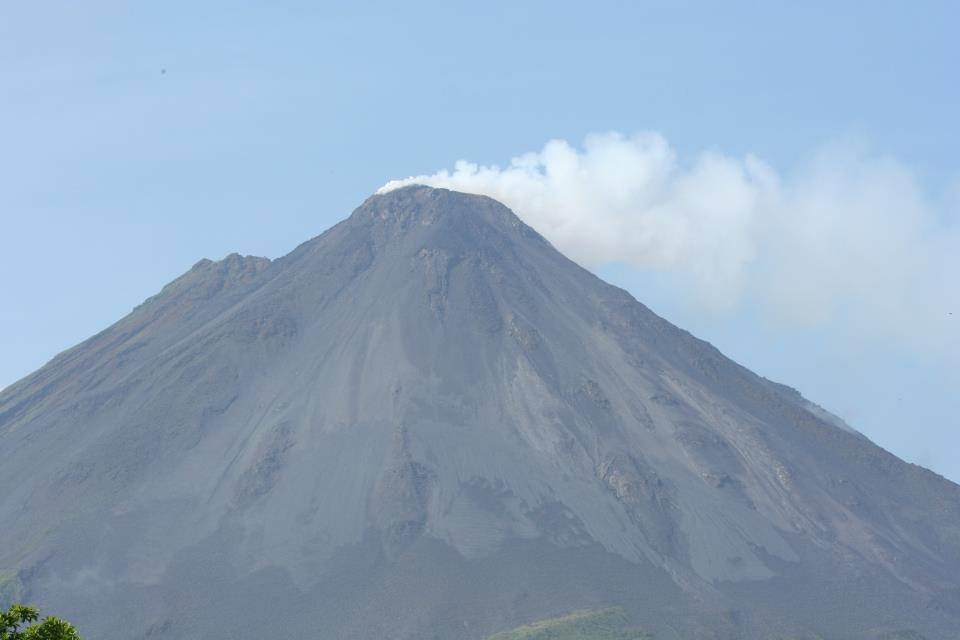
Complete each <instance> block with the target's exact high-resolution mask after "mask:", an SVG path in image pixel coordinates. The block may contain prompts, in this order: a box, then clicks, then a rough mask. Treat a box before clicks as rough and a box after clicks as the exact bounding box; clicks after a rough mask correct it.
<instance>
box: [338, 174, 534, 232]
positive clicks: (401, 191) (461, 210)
mask: <svg viewBox="0 0 960 640" xmlns="http://www.w3.org/2000/svg"><path fill="white" fill-rule="evenodd" d="M350 220H353V221H356V222H360V223H364V222H380V223H386V224H389V225H395V226H397V227H399V228H407V227H409V226H411V225H420V226H428V225H434V224H441V225H445V224H446V225H459V224H465V223H468V224H473V225H482V224H487V225H492V226H496V227H498V228H501V229H504V230H506V229H521V230H523V232H524V233H525V234H529V233H530V232H532V230H531V229H530V228H529V227H527V225H525V224H524V223H523V222H522V221H521V220H520V218H518V217H517V215H516V214H515V213H514V212H513V211H511V210H510V209H509V208H507V207H506V206H505V205H503V204H502V203H500V202H498V201H497V200H494V199H493V198H490V197H488V196H484V195H476V194H470V193H464V192H461V191H451V190H449V189H443V188H439V187H429V186H426V185H419V184H415V185H409V186H405V187H399V188H397V189H392V190H390V191H385V192H378V193H375V194H374V195H372V196H370V197H369V198H367V200H366V201H365V202H364V203H363V204H362V205H361V206H360V207H359V208H357V209H356V210H355V211H354V213H353V215H352V216H351V217H350Z"/></svg>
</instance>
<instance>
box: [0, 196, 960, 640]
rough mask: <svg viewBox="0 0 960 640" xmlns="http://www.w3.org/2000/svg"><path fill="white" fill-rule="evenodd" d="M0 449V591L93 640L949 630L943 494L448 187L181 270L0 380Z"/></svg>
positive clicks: (954, 535)
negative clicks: (825, 624)
mask: <svg viewBox="0 0 960 640" xmlns="http://www.w3.org/2000/svg"><path fill="white" fill-rule="evenodd" d="M0 450H3V451H9V452H12V453H11V455H10V456H8V458H7V459H5V461H4V464H3V465H0V487H3V491H0V523H2V524H3V526H2V527H0V576H7V575H9V576H16V577H15V581H16V584H15V585H14V586H15V587H16V588H17V589H18V590H22V591H29V593H31V594H32V597H35V598H36V599H37V600H41V599H42V600H43V601H45V602H49V603H50V604H51V606H53V607H54V608H56V609H58V610H61V611H64V612H65V613H66V614H69V616H70V617H76V618H77V619H78V621H82V622H83V623H84V624H88V625H89V626H88V628H89V629H90V630H91V631H90V635H91V637H102V638H106V639H108V640H113V639H115V638H129V637H141V638H144V637H152V636H153V635H156V634H157V633H160V634H161V635H163V637H165V638H173V639H185V638H189V637H197V636H203V637H228V636H229V637H233V638H252V637H261V636H263V635H265V634H267V635H268V634H269V633H274V632H276V624H277V623H276V621H277V620H282V621H283V625H284V629H283V632H284V634H285V635H287V636H290V637H307V636H309V635H311V634H313V635H315V634H316V629H318V628H320V629H323V630H324V633H325V634H326V636H328V637H337V638H349V639H350V640H369V639H370V638H383V637H394V638H398V639H401V640H409V639H412V638H424V637H444V638H447V637H456V638H464V639H465V640H478V639H480V638H483V637H486V636H488V635H490V634H492V633H493V632H494V631H496V630H497V629H498V628H503V627H507V626H517V625H519V624H520V623H522V622H525V621H527V620H530V619H536V618H537V617H549V616H550V615H553V614H556V613H557V612H562V611H573V610H576V609H582V608H596V607H598V606H599V607H605V606H623V607H624V608H625V610H626V611H628V612H629V613H630V615H631V616H635V617H636V618H637V620H638V621H640V622H643V623H644V624H648V625H649V626H651V628H653V629H659V630H662V631H664V632H666V633H668V634H670V635H667V636H665V637H673V636H674V635H677V634H678V633H682V634H683V635H686V636H689V637H697V636H698V633H697V629H695V628H692V627H690V625H691V624H694V623H693V622H691V621H695V620H699V619H703V616H711V615H713V616H720V617H721V618H722V616H724V615H726V612H729V611H730V610H733V609H736V610H738V613H737V615H733V616H728V617H727V618H724V619H726V620H728V621H733V622H736V624H738V625H741V627H740V628H739V631H741V632H742V633H740V635H738V636H734V635H732V634H731V635H730V636H729V637H766V636H769V635H798V634H794V633H793V631H794V630H795V628H794V627H791V626H789V625H792V624H794V623H798V624H802V625H803V626H804V627H805V629H806V630H810V629H812V630H821V626H820V625H821V623H822V621H823V619H824V612H825V611H827V612H829V613H830V618H831V622H830V623H831V625H832V626H831V629H832V630H835V633H833V634H832V637H844V638H856V639H858V640H859V639H866V638H868V637H870V636H868V635H867V632H865V631H864V630H865V629H870V630H873V629H881V630H884V631H885V630H887V629H897V628H903V624H901V623H904V622H908V623H909V624H910V625H911V626H915V627H916V628H917V629H919V630H922V631H924V633H928V632H929V633H928V635H929V636H930V637H931V638H934V639H936V640H939V639H941V638H952V637H953V635H955V633H954V632H955V629H956V628H957V626H958V624H960V595H958V594H960V585H958V583H957V577H956V576H957V575H958V574H960V534H958V532H960V488H958V487H956V486H955V485H952V484H950V483H948V482H947V481H943V480H941V479H938V478H936V477H935V476H933V475H932V474H930V473H929V472H926V471H924V470H922V469H919V468H916V467H912V466H910V465H906V464H905V463H903V462H901V461H899V460H897V459H896V458H895V457H893V456H892V455H890V454H888V453H886V452H884V451H883V450H881V449H879V448H878V447H876V446H875V445H873V444H872V443H870V442H869V441H868V440H867V439H866V438H863V437H860V436H857V435H855V434H852V433H848V432H847V431H845V430H843V429H841V428H839V427H838V426H836V425H835V424H832V423H831V421H830V420H829V416H825V415H823V413H822V412H818V411H815V410H813V409H812V408H811V407H810V405H809V403H807V402H806V401H805V400H804V399H803V398H802V397H801V396H800V395H799V394H796V393H793V392H791V391H790V390H789V389H787V388H785V387H780V386H778V385H774V384H772V383H770V382H769V381H766V380H764V379H762V378H760V377H758V376H756V375H754V374H752V373H751V372H749V371H747V370H746V369H744V368H743V367H740V366H739V365H737V364H736V363H734V362H732V361H730V360H729V359H727V358H725V357H723V356H722V355H721V354H720V353H719V352H717V351H716V350H715V349H713V348H712V347H709V345H706V343H703V342H701V341H699V340H697V339H695V338H693V337H692V336H690V334H688V333H686V332H684V331H682V330H680V329H677V328H676V327H673V326H672V325H670V324H669V323H668V322H666V321H665V320H663V319H661V318H658V317H657V316H656V315H655V314H653V313H652V312H651V311H650V310H648V309H646V308H645V307H643V305H641V304H640V303H638V302H637V301H636V300H634V299H633V298H632V297H631V296H630V295H629V294H627V293H626V292H624V291H622V290H620V289H617V288H616V287H613V286H610V285H608V284H606V283H604V282H602V281H601V280H599V279H598V278H597V277H595V276H594V275H593V274H591V273H589V272H588V271H586V270H585V269H582V268H580V267H579V266H577V265H576V264H575V263H573V262H571V261H570V260H568V259H567V258H565V257H564V256H563V255H562V254H560V253H559V252H558V251H556V250H555V249H554V248H553V247H552V246H550V245H549V243H547V242H546V241H545V240H543V238H541V237H540V236H539V235H538V234H537V233H536V232H534V231H533V230H532V229H530V228H529V227H528V226H527V225H525V224H523V223H522V222H521V221H520V220H519V219H518V218H517V217H516V216H515V215H514V214H513V213H512V212H510V210H509V209H508V208H507V207H505V206H504V205H502V204H500V203H498V202H496V201H494V200H492V199H490V198H487V197H484V196H477V195H469V194H465V193H458V192H454V191H448V190H446V189H434V188H430V187H423V186H411V187H406V188H403V189H397V190H395V191H391V192H388V193H381V194H377V195H374V196H372V197H371V198H369V199H368V200H367V201H366V202H364V203H363V204H362V205H361V206H360V207H359V208H358V209H357V210H356V211H354V213H353V214H352V215H351V216H350V217H349V218H348V219H347V220H346V221H344V222H342V223H340V224H338V225H336V226H334V227H332V228H331V229H329V230H328V231H327V232H325V233H324V234H322V235H321V236H319V237H317V238H314V239H313V240H310V241H308V242H306V243H304V244H303V245H301V246H300V247H298V248H297V249H296V250H294V251H293V252H292V253H291V254H289V255H288V256H286V257H284V258H280V259H278V260H275V261H272V262H270V261H266V260H265V259H259V258H250V257H246V258H244V257H241V256H238V255H231V256H228V257H227V258H225V259H223V260H221V261H218V262H212V261H201V262H200V263H198V264H197V265H196V266H195V267H194V268H193V269H192V270H191V271H189V272H188V273H187V274H185V275H184V276H182V277H181V278H180V279H178V280H177V281H175V282H174V283H172V284H171V285H168V287H167V288H166V289H164V291H163V292H162V293H161V294H160V295H158V296H155V297H154V298H153V299H151V301H148V302H147V303H145V304H144V305H142V308H140V309H138V310H136V311H134V313H132V314H130V315H129V316H127V317H126V318H124V319H123V320H121V321H120V322H118V323H117V324H115V325H113V326H112V327H110V328H108V329H106V330H105V331H103V332H101V333H100V334H98V335H97V336H95V337H94V338H91V339H90V340H88V341H86V342H84V343H82V344H80V345H78V346H77V347H74V348H73V349H71V350H70V351H68V352H66V353H65V354H62V355H61V356H59V357H58V358H56V359H54V360H53V361H52V362H51V363H49V364H48V365H46V366H45V367H43V368H42V369H40V370H39V371H37V372H36V373H34V374H33V375H31V376H30V377H28V378H27V379H25V380H23V381H21V382H20V383H17V384H15V385H13V386H12V387H10V388H8V389H7V390H5V391H4V392H2V393H0ZM3 588H6V587H4V583H3V582H2V581H0V596H2V594H3V591H2V589H3ZM213 590H217V593H218V595H219V596H220V597H218V598H216V599H212V600H211V599H210V598H209V593H210V592H211V591H213ZM841 601H842V602H845V603H849V606H845V607H843V609H842V610H841V609H839V608H838V607H837V606H836V603H837V602H841ZM104 610H109V611H111V612H114V613H112V614H111V616H100V615H96V612H99V611H104ZM358 611H362V612H363V614H362V615H358V614H357V612H358ZM91 612H93V613H91ZM741 613H742V615H741ZM771 617H773V618H775V619H776V620H777V621H779V623H778V624H780V623H782V624H780V626H777V625H774V626H769V625H766V622H767V621H768V620H769V619H770V618H771ZM713 619H718V618H716V617H715V618H713ZM184 620H187V621H189V625H187V624H186V623H184V622H183V621H184ZM507 622H510V623H511V624H509V625H508V624H505V623H507ZM733 622H731V623H733ZM678 625H679V626H678ZM765 625H766V626H765ZM894 625H897V626H894ZM158 629H159V630H160V631H157V630H158ZM821 635H823V634H821ZM828 637H831V636H828Z"/></svg>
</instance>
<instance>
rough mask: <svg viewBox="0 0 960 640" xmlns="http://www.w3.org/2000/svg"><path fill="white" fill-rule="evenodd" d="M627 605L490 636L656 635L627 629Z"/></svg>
mask: <svg viewBox="0 0 960 640" xmlns="http://www.w3.org/2000/svg"><path fill="white" fill-rule="evenodd" d="M626 626H627V616H626V614H625V613H624V612H623V609H603V610H600V611H576V612H574V613H571V614H570V615H567V616H563V617H562V618H551V619H550V620H541V621H540V622H535V623H533V624H529V625H525V626H522V627H518V628H516V629H514V630H513V631H504V632H502V633H498V634H496V635H494V636H490V638H489V640H650V638H652V636H650V635H649V634H647V633H644V632H642V631H639V630H636V629H627V628H626Z"/></svg>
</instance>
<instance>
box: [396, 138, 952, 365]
mask: <svg viewBox="0 0 960 640" xmlns="http://www.w3.org/2000/svg"><path fill="white" fill-rule="evenodd" d="M414 183H416V184H426V185H430V186H436V187H445V188H449V189H454V190H458V191H464V192H469V193H477V194H484V195H488V196H491V197H493V198H495V199H497V200H500V201H501V202H503V203H505V204H506V205H507V206H509V207H510V208H511V209H513V210H514V211H515V212H516V213H517V215H519V216H520V217H521V218H523V219H524V221H525V222H527V223H528V224H530V225H531V226H532V227H534V228H535V229H537V230H538V231H540V232H541V233H542V234H543V235H544V236H546V237H547V238H548V239H549V240H550V241H551V242H552V243H553V244H554V245H555V246H557V247H558V248H559V249H560V250H561V251H563V252H565V253H566V254H567V255H568V256H570V257H571V258H573V259H575V260H577V261H579V262H581V263H582V264H585V265H586V266H590V267H599V266H602V265H604V264H609V263H625V264H628V265H632V266H633V267H636V268H638V269H644V270H656V271H660V272H666V273H669V274H671V275H672V276H675V277H676V278H677V280H678V281H679V282H681V283H682V285H683V291H682V293H683V294H685V295H686V296H688V297H690V298H692V299H693V300H695V301H696V302H697V304H699V305H701V306H702V307H703V308H704V309H706V310H710V311H713V312H721V313H722V312H732V311H736V310H737V309H738V308H741V307H742V306H743V305H746V304H750V305H755V306H756V307H758V308H759V309H761V310H762V311H763V312H765V314H766V315H767V316H768V317H770V318H773V319H776V320H778V321H781V322H789V323H794V324H798V325H802V326H812V325H817V324H820V323H824V322H833V323H835V324H841V325H843V326H844V327H845V329H846V330H847V332H848V334H849V336H850V337H851V338H855V339H857V340H859V339H864V338H869V339H880V340H884V341H892V345H893V346H895V347H897V346H899V347H902V348H905V349H909V350H921V351H923V352H924V353H935V354H939V355H948V357H950V358H953V359H956V358H957V357H960V338H958V335H960V324H958V323H960V285H958V284H957V282H956V280H957V278H958V276H960V230H958V226H957V216H956V213H957V211H956V206H955V203H954V204H953V205H949V204H942V203H935V202H933V201H931V200H930V199H929V198H928V197H927V196H926V195H925V194H924V192H923V190H922V189H921V188H920V186H919V184H918V183H917V180H916V178H915V177H914V175H913V174H912V173H911V171H910V170H909V169H908V168H907V167H905V166H904V165H902V164H901V163H898V162H897V161H896V160H894V159H891V158H887V157H881V156H876V155H870V154H867V153H864V152H862V151H858V150H855V149H849V148H843V147H834V148H830V149H826V150H824V151H823V152H821V153H820V154H819V155H817V156H816V157H815V158H814V159H813V160H812V161H811V162H810V163H809V164H808V165H807V166H806V167H805V168H804V169H802V170H799V171H797V172H795V173H793V174H791V175H781V174H779V173H778V172H777V171H776V170H775V169H773V168H772V167H771V166H770V165H769V164H767V163H765V162H764V161H762V160H761V159H759V158H756V157H754V156H751V155H748V156H746V157H743V158H736V157H731V156H727V155H723V154H720V153H715V152H706V153H702V154H700V155H699V157H697V158H696V159H695V160H694V161H693V162H692V163H682V162H680V161H679V159H678V158H677V154H676V153H675V152H674V150H673V149H672V148H671V147H670V145H669V143H668V142H667V141H666V140H665V139H664V138H663V137H662V136H660V135H658V134H656V133H641V134H637V135H633V136H624V135H621V134H618V133H607V134H600V135H591V136H588V137H587V138H586V140H585V141H584V144H583V146H582V148H579V149H578V148H575V147H574V146H572V145H570V144H569V143H567V142H566V141H564V140H552V141H550V142H548V143H547V144H546V145H545V146H544V147H543V149H541V150H540V151H537V152H530V153H525V154H523V155H521V156H518V157H516V158H513V159H512V160H511V161H510V164H509V165H508V166H506V167H503V168H501V167H498V166H478V165H476V164H473V163H471V162H467V161H463V160H461V161H459V162H457V163H456V165H455V166H454V169H453V170H452V171H448V170H443V171H439V172H437V173H435V174H433V175H422V176H414V177H411V178H407V179H405V180H395V181H392V182H390V183H388V184H387V185H385V186H384V187H383V188H382V189H381V191H388V190H391V189H394V188H397V187H400V186H403V185H407V184H414ZM944 202H946V201H944ZM951 314H953V315H951Z"/></svg>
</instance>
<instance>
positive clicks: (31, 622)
mask: <svg viewBox="0 0 960 640" xmlns="http://www.w3.org/2000/svg"><path fill="white" fill-rule="evenodd" d="M38 620H40V612H39V611H38V610H37V608H36V607H28V606H25V605H22V604H15V605H13V606H12V607H10V609H9V610H8V611H7V612H6V613H0V640H81V638H80V634H78V633H77V630H76V629H74V627H73V625H72V624H70V623H69V622H67V621H66V620H61V619H60V618H56V617H54V616H47V617H46V618H44V619H43V620H42V621H40V622H38Z"/></svg>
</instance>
